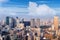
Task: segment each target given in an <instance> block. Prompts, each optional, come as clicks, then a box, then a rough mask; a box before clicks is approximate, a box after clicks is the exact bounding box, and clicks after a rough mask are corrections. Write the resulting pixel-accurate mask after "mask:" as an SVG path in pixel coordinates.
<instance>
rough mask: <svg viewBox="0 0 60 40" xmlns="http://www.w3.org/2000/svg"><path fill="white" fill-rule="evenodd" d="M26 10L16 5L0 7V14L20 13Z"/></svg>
mask: <svg viewBox="0 0 60 40" xmlns="http://www.w3.org/2000/svg"><path fill="white" fill-rule="evenodd" d="M25 12H27V9H26V8H18V7H15V8H14V7H0V15H5V16H6V15H12V16H14V15H20V14H22V13H25Z"/></svg>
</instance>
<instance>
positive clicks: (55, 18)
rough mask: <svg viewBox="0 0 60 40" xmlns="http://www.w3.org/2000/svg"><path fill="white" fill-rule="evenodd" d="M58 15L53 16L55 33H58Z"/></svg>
mask: <svg viewBox="0 0 60 40" xmlns="http://www.w3.org/2000/svg"><path fill="white" fill-rule="evenodd" d="M58 24H59V23H58V17H57V16H54V30H55V31H56V34H57V33H58Z"/></svg>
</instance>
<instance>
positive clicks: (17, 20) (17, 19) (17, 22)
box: [15, 17, 20, 26]
mask: <svg viewBox="0 0 60 40" xmlns="http://www.w3.org/2000/svg"><path fill="white" fill-rule="evenodd" d="M15 20H16V26H18V25H19V22H20V19H19V18H18V17H16V19H15Z"/></svg>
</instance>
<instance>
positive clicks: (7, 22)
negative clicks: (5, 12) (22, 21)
mask: <svg viewBox="0 0 60 40" xmlns="http://www.w3.org/2000/svg"><path fill="white" fill-rule="evenodd" d="M9 18H10V17H9V16H7V17H6V24H7V25H9Z"/></svg>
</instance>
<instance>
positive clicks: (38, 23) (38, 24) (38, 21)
mask: <svg viewBox="0 0 60 40" xmlns="http://www.w3.org/2000/svg"><path fill="white" fill-rule="evenodd" d="M35 23H36V24H35V25H36V27H40V19H36V22H35Z"/></svg>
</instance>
